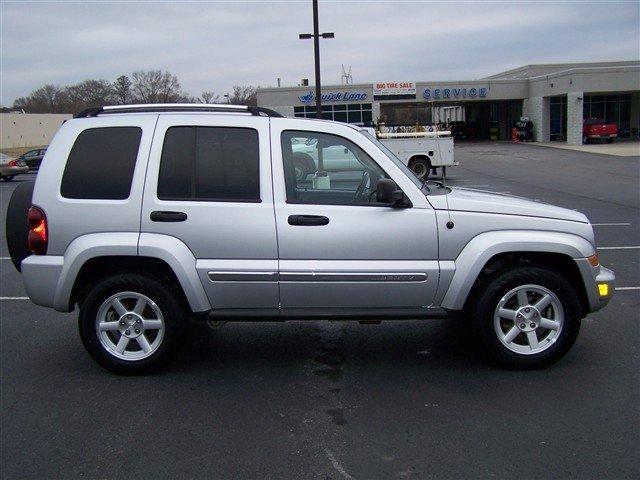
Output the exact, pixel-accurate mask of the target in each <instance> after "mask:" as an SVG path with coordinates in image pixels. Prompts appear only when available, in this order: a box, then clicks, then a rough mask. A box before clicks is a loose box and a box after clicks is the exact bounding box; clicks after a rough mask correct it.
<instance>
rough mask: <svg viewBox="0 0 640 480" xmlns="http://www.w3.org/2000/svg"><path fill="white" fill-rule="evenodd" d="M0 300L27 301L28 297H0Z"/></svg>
mask: <svg viewBox="0 0 640 480" xmlns="http://www.w3.org/2000/svg"><path fill="white" fill-rule="evenodd" d="M0 300H29V297H0Z"/></svg>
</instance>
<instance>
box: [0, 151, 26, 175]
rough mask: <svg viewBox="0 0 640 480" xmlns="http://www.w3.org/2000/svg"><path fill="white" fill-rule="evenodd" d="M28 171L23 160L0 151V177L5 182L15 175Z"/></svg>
mask: <svg viewBox="0 0 640 480" xmlns="http://www.w3.org/2000/svg"><path fill="white" fill-rule="evenodd" d="M28 171H29V167H28V166H27V164H26V163H25V162H24V160H20V159H17V158H14V157H10V156H9V155H6V154H4V153H0V178H1V179H2V180H4V181H5V182H10V181H11V180H13V178H14V177H15V176H16V175H19V174H21V173H27V172H28Z"/></svg>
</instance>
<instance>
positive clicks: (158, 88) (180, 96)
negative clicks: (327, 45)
mask: <svg viewBox="0 0 640 480" xmlns="http://www.w3.org/2000/svg"><path fill="white" fill-rule="evenodd" d="M132 77H133V85H132V91H133V96H134V98H135V101H136V102H138V103H175V102H180V101H183V100H184V98H185V94H184V93H183V92H182V87H181V86H180V82H179V81H178V77H176V76H175V75H172V74H171V73H169V72H164V73H163V72H162V71H161V70H148V71H137V72H133V75H132Z"/></svg>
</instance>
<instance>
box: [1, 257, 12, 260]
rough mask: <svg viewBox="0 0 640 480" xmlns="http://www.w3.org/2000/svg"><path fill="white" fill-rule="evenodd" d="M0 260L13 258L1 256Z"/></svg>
mask: <svg viewBox="0 0 640 480" xmlns="http://www.w3.org/2000/svg"><path fill="white" fill-rule="evenodd" d="M0 260H11V257H0Z"/></svg>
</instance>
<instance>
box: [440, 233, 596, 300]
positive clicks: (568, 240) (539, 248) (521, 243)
mask: <svg viewBox="0 0 640 480" xmlns="http://www.w3.org/2000/svg"><path fill="white" fill-rule="evenodd" d="M509 252H513V253H516V252H547V253H560V254H564V255H567V256H569V257H571V258H573V259H580V258H586V257H589V256H591V255H593V254H594V253H595V248H594V246H593V245H592V244H591V243H590V242H589V241H588V240H586V239H585V238H582V237H579V236H578V235H573V234H570V233H561V232H545V231H535V230H502V231H495V232H486V233H482V234H480V235H478V236H476V237H474V238H473V239H472V240H471V241H470V242H469V243H467V245H466V246H465V247H464V248H463V249H462V251H461V252H460V254H459V255H458V257H457V258H456V260H455V273H454V275H453V278H452V279H451V283H449V286H448V288H447V290H446V294H445V296H444V298H443V300H442V304H441V306H442V307H443V308H445V309H449V310H461V309H462V307H463V306H464V302H465V300H466V299H467V296H468V295H469V292H470V291H471V288H472V287H473V284H474V283H475V281H476V278H478V275H479V274H480V272H481V271H482V269H483V268H484V266H485V265H486V264H487V262H488V261H489V260H490V259H491V258H492V257H494V256H495V255H498V254H500V253H509Z"/></svg>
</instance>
